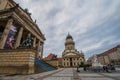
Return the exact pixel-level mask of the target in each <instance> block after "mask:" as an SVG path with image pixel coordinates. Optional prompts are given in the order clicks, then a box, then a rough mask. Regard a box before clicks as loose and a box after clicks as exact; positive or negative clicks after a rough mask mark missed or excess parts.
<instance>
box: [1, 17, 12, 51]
mask: <svg viewBox="0 0 120 80" xmlns="http://www.w3.org/2000/svg"><path fill="white" fill-rule="evenodd" d="M12 23H13V19H9V20H8V22H7V24H6V27H5V30H4V32H3V34H2V37H1V41H0V49H3V48H4V46H5V42H6V39H7V37H8V34H9V31H10V26H11V25H12Z"/></svg>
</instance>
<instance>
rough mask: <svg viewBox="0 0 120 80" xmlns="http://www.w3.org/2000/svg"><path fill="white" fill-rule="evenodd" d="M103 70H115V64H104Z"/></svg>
mask: <svg viewBox="0 0 120 80" xmlns="http://www.w3.org/2000/svg"><path fill="white" fill-rule="evenodd" d="M103 71H106V72H110V71H115V66H114V65H112V64H108V65H104V66H103Z"/></svg>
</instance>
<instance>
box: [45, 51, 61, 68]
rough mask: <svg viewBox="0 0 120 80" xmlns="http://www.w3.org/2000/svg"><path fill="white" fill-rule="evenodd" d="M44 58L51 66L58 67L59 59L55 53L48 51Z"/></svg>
mask: <svg viewBox="0 0 120 80" xmlns="http://www.w3.org/2000/svg"><path fill="white" fill-rule="evenodd" d="M44 60H45V61H46V62H47V63H49V64H50V65H52V66H55V67H58V65H59V59H58V58H57V55H55V54H52V53H50V54H49V55H48V56H47V57H45V58H44Z"/></svg>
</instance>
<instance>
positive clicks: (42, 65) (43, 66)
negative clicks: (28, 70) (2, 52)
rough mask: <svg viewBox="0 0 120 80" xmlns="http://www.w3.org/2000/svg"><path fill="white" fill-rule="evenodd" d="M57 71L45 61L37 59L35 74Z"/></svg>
mask: <svg viewBox="0 0 120 80" xmlns="http://www.w3.org/2000/svg"><path fill="white" fill-rule="evenodd" d="M52 70H55V68H54V67H53V66H51V65H50V64H48V63H46V62H45V61H42V60H38V59H35V73H40V72H45V71H52Z"/></svg>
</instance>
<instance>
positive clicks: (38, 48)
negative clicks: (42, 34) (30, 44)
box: [37, 41, 40, 51]
mask: <svg viewBox="0 0 120 80" xmlns="http://www.w3.org/2000/svg"><path fill="white" fill-rule="evenodd" d="M37 50H38V51H40V41H38V47H37Z"/></svg>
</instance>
